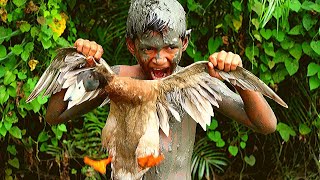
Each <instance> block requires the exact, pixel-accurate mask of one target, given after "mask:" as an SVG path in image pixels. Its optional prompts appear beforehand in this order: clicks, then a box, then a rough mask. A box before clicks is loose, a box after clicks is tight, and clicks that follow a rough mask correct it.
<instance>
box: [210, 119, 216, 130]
mask: <svg viewBox="0 0 320 180" xmlns="http://www.w3.org/2000/svg"><path fill="white" fill-rule="evenodd" d="M217 127H218V121H217V120H216V119H214V118H212V120H211V124H210V126H208V129H210V130H215V129H216V128H217Z"/></svg>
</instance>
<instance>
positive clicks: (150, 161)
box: [138, 154, 164, 169]
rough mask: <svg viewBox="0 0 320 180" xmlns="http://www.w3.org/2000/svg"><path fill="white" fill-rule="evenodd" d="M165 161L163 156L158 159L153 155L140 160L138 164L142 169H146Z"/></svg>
mask: <svg viewBox="0 0 320 180" xmlns="http://www.w3.org/2000/svg"><path fill="white" fill-rule="evenodd" d="M163 159H164V156H163V154H160V155H159V156H157V157H154V156H153V155H149V156H146V157H140V158H138V164H139V166H140V167H141V168H142V169H144V168H148V167H153V166H156V165H158V164H159V163H160V162H161V161H162V160H163Z"/></svg>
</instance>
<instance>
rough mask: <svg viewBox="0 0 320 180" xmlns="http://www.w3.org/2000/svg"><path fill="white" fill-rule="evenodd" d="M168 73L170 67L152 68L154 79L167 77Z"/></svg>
mask: <svg viewBox="0 0 320 180" xmlns="http://www.w3.org/2000/svg"><path fill="white" fill-rule="evenodd" d="M168 75H170V68H169V67H168V68H164V69H159V68H153V69H152V70H151V76H152V79H161V78H164V77H167V76H168Z"/></svg>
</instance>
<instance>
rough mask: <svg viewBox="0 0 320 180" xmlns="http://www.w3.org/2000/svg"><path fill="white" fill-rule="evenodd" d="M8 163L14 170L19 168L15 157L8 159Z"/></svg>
mask: <svg viewBox="0 0 320 180" xmlns="http://www.w3.org/2000/svg"><path fill="white" fill-rule="evenodd" d="M8 163H9V164H10V165H11V166H13V167H15V168H17V169H19V167H20V164H19V160H18V158H16V157H14V158H13V159H9V160H8Z"/></svg>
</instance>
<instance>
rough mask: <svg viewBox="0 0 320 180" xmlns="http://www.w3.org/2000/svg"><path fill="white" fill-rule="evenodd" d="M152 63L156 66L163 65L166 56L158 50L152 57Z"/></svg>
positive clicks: (165, 61)
mask: <svg viewBox="0 0 320 180" xmlns="http://www.w3.org/2000/svg"><path fill="white" fill-rule="evenodd" d="M153 63H155V64H157V65H158V66H161V65H164V64H165V63H167V58H165V56H164V55H163V53H161V52H159V53H158V54H157V56H156V57H155V58H154V59H153Z"/></svg>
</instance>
